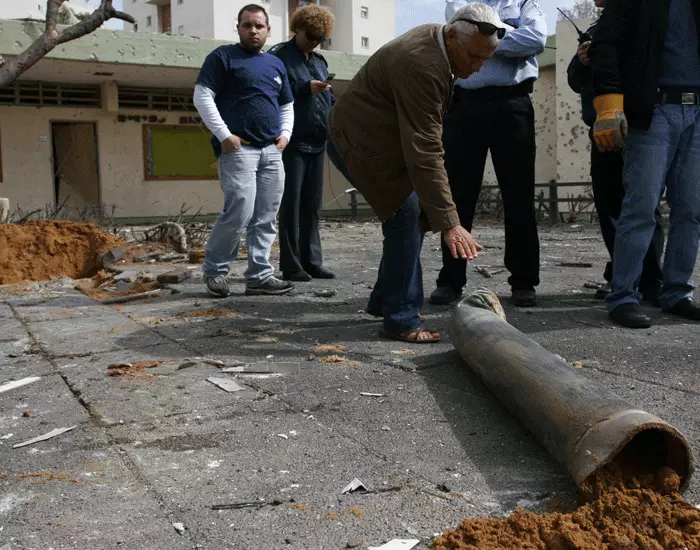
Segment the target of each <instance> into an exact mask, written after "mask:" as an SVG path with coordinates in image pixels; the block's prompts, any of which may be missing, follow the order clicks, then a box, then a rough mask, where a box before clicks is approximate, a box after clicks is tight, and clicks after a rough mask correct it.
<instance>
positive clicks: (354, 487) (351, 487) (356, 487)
mask: <svg viewBox="0 0 700 550" xmlns="http://www.w3.org/2000/svg"><path fill="white" fill-rule="evenodd" d="M366 490H367V487H365V484H364V483H362V482H361V481H360V480H359V479H357V478H354V479H353V480H352V481H351V482H350V483H348V485H347V486H346V487H345V489H343V490H342V491H341V492H340V494H341V495H344V494H345V493H354V492H355V491H366Z"/></svg>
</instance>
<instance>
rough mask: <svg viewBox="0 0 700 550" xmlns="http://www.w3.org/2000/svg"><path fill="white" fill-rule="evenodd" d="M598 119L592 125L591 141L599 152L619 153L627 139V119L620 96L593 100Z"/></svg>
mask: <svg viewBox="0 0 700 550" xmlns="http://www.w3.org/2000/svg"><path fill="white" fill-rule="evenodd" d="M593 107H595V112H596V113H597V114H598V117H597V118H596V120H595V124H594V125H593V140H594V141H595V144H596V146H597V147H598V150H599V151H601V152H602V151H619V150H620V149H622V146H623V145H624V143H625V138H626V137H627V117H625V111H624V96H623V95H622V94H605V95H600V96H598V97H596V98H595V99H594V100H593Z"/></svg>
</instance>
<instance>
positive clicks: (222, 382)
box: [207, 377, 245, 393]
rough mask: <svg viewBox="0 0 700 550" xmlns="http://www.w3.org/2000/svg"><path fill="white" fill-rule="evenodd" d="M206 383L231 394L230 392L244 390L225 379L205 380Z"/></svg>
mask: <svg viewBox="0 0 700 550" xmlns="http://www.w3.org/2000/svg"><path fill="white" fill-rule="evenodd" d="M207 381H208V382H211V383H212V384H214V385H215V386H218V387H220V388H221V389H222V390H224V391H226V392H228V393H232V392H237V391H241V390H243V389H245V388H243V386H239V385H238V384H236V383H235V382H234V381H233V380H228V379H226V378H213V377H212V378H207Z"/></svg>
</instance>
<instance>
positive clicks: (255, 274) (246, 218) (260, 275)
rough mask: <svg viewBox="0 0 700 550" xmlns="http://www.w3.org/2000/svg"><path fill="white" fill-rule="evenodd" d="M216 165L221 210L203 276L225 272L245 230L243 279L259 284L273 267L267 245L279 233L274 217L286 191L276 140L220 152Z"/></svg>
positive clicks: (235, 253)
mask: <svg viewBox="0 0 700 550" xmlns="http://www.w3.org/2000/svg"><path fill="white" fill-rule="evenodd" d="M218 166H219V180H220V182H221V189H222V190H223V192H224V209H223V210H222V211H221V212H219V215H218V216H217V218H216V223H215V224H214V228H213V229H212V232H211V235H210V236H209V241H208V242H207V252H206V257H205V258H204V264H203V265H202V271H203V272H204V275H205V276H217V275H224V276H226V275H228V273H229V269H230V264H231V262H232V261H233V260H235V259H236V256H237V255H238V244H239V242H240V239H241V235H242V234H243V230H245V232H246V248H247V249H248V269H247V270H246V272H245V278H246V282H248V283H254V284H258V283H262V282H264V281H266V280H267V279H269V278H270V277H272V275H273V274H274V272H275V270H274V268H273V267H272V265H271V264H270V250H271V248H272V243H274V241H275V237H276V235H277V229H276V226H275V220H276V217H277V211H278V210H279V207H280V202H281V200H282V193H283V192H284V166H283V165H282V153H281V152H280V151H279V149H277V147H276V146H275V145H268V146H267V147H264V148H262V149H260V148H259V147H252V146H247V145H244V146H242V147H241V148H240V149H239V150H238V151H234V152H232V153H222V154H221V156H220V157H219V161H218Z"/></svg>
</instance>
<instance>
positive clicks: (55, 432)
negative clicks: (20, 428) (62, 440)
mask: <svg viewBox="0 0 700 550" xmlns="http://www.w3.org/2000/svg"><path fill="white" fill-rule="evenodd" d="M75 428H77V426H71V427H70V428H57V429H55V430H51V431H50V432H49V433H46V434H44V435H40V436H37V437H34V438H32V439H28V440H27V441H23V442H22V443H17V445H13V446H12V448H13V449H19V448H20V447H26V446H27V445H34V443H39V442H40V441H46V440H47V439H51V438H53V437H56V436H58V435H61V434H63V433H66V432H69V431H71V430H74V429H75Z"/></svg>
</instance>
